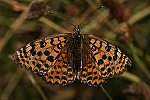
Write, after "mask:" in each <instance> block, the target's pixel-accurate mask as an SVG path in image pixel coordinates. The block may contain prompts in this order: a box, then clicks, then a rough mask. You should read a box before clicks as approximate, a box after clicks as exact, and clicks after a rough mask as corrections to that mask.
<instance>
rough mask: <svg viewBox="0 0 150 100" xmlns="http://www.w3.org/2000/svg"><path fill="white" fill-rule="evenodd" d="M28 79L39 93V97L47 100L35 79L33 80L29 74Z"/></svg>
mask: <svg viewBox="0 0 150 100" xmlns="http://www.w3.org/2000/svg"><path fill="white" fill-rule="evenodd" d="M28 78H29V80H30V81H31V83H32V84H33V86H34V87H35V88H36V89H37V90H38V92H39V93H40V95H41V97H42V98H43V100H48V99H47V97H46V95H45V94H44V92H43V91H42V89H41V88H40V87H39V85H37V83H36V81H35V79H34V78H33V76H32V75H31V74H30V73H29V74H28Z"/></svg>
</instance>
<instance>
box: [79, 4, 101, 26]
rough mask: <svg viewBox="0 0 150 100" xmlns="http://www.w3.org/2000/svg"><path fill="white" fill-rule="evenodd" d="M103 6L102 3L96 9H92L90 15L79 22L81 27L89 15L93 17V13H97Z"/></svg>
mask: <svg viewBox="0 0 150 100" xmlns="http://www.w3.org/2000/svg"><path fill="white" fill-rule="evenodd" d="M100 8H103V6H102V5H100V6H99V7H98V8H96V9H95V10H94V11H92V12H91V13H90V14H89V15H88V16H86V18H85V19H84V20H83V21H82V22H81V23H80V24H79V26H80V27H82V25H83V23H85V22H86V21H87V19H88V18H89V17H91V16H92V15H93V13H95V12H96V11H97V10H98V9H100Z"/></svg>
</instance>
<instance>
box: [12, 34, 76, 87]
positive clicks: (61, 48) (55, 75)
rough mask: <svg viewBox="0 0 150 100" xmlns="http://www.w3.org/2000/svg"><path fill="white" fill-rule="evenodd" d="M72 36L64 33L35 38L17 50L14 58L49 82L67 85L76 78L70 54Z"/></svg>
mask: <svg viewBox="0 0 150 100" xmlns="http://www.w3.org/2000/svg"><path fill="white" fill-rule="evenodd" d="M70 36H71V34H69V33H68V34H65V33H64V34H59V35H54V36H50V37H47V38H43V39H38V40H35V41H33V42H30V43H29V44H27V45H26V46H24V47H22V48H20V49H19V50H18V51H16V52H15V53H14V54H13V55H12V58H13V60H14V61H15V62H16V63H17V64H19V65H20V66H25V67H26V68H27V69H30V70H31V71H32V72H35V73H37V74H38V75H39V76H41V77H43V79H45V81H46V82H48V83H50V84H52V85H54V84H59V85H66V84H67V83H71V82H72V81H73V80H74V78H73V73H72V67H71V63H70V60H71V59H70V58H71V57H70V56H68V52H69V51H68V50H70V49H68V48H69V43H70ZM68 76H69V77H70V78H67V77H68Z"/></svg>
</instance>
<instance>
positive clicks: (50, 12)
mask: <svg viewBox="0 0 150 100" xmlns="http://www.w3.org/2000/svg"><path fill="white" fill-rule="evenodd" d="M48 14H53V15H54V16H57V17H58V18H60V19H62V20H64V21H66V22H67V23H69V24H70V25H72V26H73V27H75V25H74V24H72V23H71V22H70V21H68V20H67V19H65V18H63V17H62V16H60V15H58V14H57V13H56V12H52V11H48Z"/></svg>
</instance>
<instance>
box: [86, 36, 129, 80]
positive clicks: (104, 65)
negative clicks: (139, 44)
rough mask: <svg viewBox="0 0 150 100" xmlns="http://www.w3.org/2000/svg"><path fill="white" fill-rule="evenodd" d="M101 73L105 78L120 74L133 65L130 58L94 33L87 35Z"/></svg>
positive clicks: (97, 67)
mask: <svg viewBox="0 0 150 100" xmlns="http://www.w3.org/2000/svg"><path fill="white" fill-rule="evenodd" d="M85 38H86V40H87V41H88V47H89V49H90V51H91V53H92V54H91V55H92V56H93V58H94V60H95V64H96V69H97V71H98V72H99V75H100V76H101V77H103V78H106V79H107V78H112V77H114V76H118V75H120V74H122V73H123V72H125V71H126V70H127V67H128V66H130V65H131V61H130V59H129V58H128V57H127V56H126V55H125V54H124V53H123V52H121V50H120V49H119V48H117V47H115V46H113V45H112V44H110V43H109V42H107V41H105V40H102V39H100V38H99V37H96V36H93V35H88V34H87V35H85Z"/></svg>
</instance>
